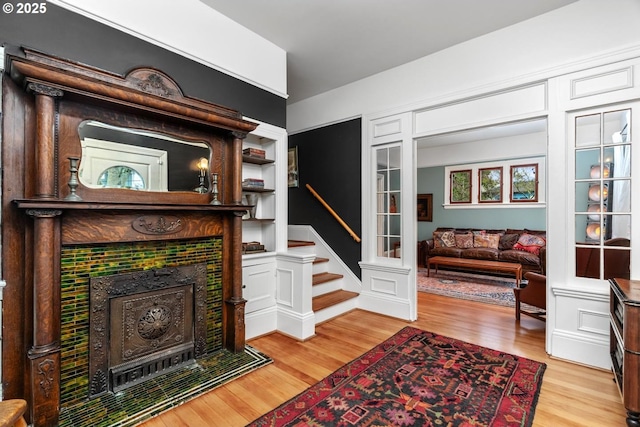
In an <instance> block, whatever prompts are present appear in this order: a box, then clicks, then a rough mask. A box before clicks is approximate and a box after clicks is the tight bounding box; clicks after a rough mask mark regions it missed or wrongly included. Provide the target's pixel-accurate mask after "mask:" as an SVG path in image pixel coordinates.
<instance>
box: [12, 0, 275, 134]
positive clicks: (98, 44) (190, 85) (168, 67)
mask: <svg viewBox="0 0 640 427" xmlns="http://www.w3.org/2000/svg"><path fill="white" fill-rule="evenodd" d="M141 19H144V17H141ZM167 31H171V28H167ZM212 43H225V40H218V41H212ZM0 44H1V45H4V46H18V47H29V48H32V49H36V50H39V51H41V52H44V53H48V54H52V55H56V56H59V57H62V58H65V59H69V60H72V61H75V62H80V63H83V64H87V65H90V66H93V67H97V68H100V69H103V70H107V71H111V72H114V73H117V74H120V75H125V74H126V73H127V72H128V71H130V70H131V69H133V68H137V67H152V68H156V69H158V70H160V71H162V72H164V73H165V74H167V75H169V77H171V78H172V79H174V80H175V81H176V82H177V83H178V85H179V86H180V88H181V89H182V91H183V93H184V94H185V95H186V96H189V97H193V98H199V99H202V100H204V101H209V102H213V103H215V104H219V105H222V106H224V107H228V108H232V109H234V110H238V111H240V112H241V113H242V114H243V115H244V116H247V117H251V118H253V119H256V120H260V121H263V122H266V123H270V124H272V125H274V126H278V127H282V128H284V127H286V100H285V99H284V98H282V97H280V96H278V95H275V94H273V93H271V92H269V91H266V90H264V89H261V88H258V87H256V86H253V85H251V84H248V83H245V82H243V81H241V80H238V79H236V78H234V77H231V76H228V75H226V74H224V73H222V72H220V71H217V70H214V69H212V68H209V67H207V66H205V65H202V64H200V63H198V62H196V61H194V60H191V59H188V58H185V57H183V56H181V55H178V54H177V53H173V52H170V51H168V50H166V49H163V48H161V47H158V46H155V45H153V44H151V43H148V42H146V41H144V40H141V39H138V38H136V37H134V36H131V35H129V34H126V33H124V32H122V31H119V30H117V29H114V28H111V27H109V26H107V25H104V24H102V23H99V22H96V21H93V20H91V19H89V18H86V17H84V16H82V15H78V14H76V13H74V12H71V11H68V10H66V9H64V8H61V7H58V6H55V5H53V4H51V3H48V4H47V11H46V13H44V14H36V15H27V14H22V15H19V14H16V13H12V14H7V13H0Z"/></svg>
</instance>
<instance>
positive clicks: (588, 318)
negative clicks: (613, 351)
mask: <svg viewBox="0 0 640 427" xmlns="http://www.w3.org/2000/svg"><path fill="white" fill-rule="evenodd" d="M578 330H579V331H581V332H586V333H590V334H599V335H602V336H605V337H608V336H609V313H603V312H601V311H592V310H584V309H578Z"/></svg>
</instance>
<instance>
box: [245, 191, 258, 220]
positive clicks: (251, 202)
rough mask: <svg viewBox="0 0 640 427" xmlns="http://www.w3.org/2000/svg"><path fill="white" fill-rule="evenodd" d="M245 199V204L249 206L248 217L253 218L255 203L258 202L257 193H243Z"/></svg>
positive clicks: (254, 216) (254, 215)
mask: <svg viewBox="0 0 640 427" xmlns="http://www.w3.org/2000/svg"><path fill="white" fill-rule="evenodd" d="M245 197H246V199H247V205H249V206H250V208H249V218H250V219H255V218H256V205H257V204H258V195H257V194H247V195H245Z"/></svg>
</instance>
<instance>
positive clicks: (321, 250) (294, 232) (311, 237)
mask: <svg viewBox="0 0 640 427" xmlns="http://www.w3.org/2000/svg"><path fill="white" fill-rule="evenodd" d="M287 235H288V236H289V239H292V240H306V241H310V242H314V243H315V252H314V254H315V256H318V257H321V258H329V265H328V268H327V270H329V271H331V272H332V273H337V274H342V276H343V278H342V282H343V286H342V289H344V290H346V291H351V292H358V293H359V292H361V291H362V283H361V282H360V279H359V278H358V276H356V275H355V273H354V272H353V271H351V269H350V268H349V267H347V265H346V264H345V263H344V261H342V259H341V258H340V257H339V256H338V254H336V253H335V251H334V250H333V249H332V248H331V246H329V245H328V244H327V242H326V241H325V240H324V239H323V238H322V236H320V235H319V234H318V232H317V231H316V230H315V229H314V228H313V227H312V226H310V225H289V226H288V227H287Z"/></svg>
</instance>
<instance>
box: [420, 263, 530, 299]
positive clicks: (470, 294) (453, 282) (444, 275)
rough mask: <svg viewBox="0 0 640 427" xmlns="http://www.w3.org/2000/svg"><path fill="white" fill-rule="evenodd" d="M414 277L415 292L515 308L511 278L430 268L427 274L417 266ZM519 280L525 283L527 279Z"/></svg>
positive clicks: (512, 280)
mask: <svg viewBox="0 0 640 427" xmlns="http://www.w3.org/2000/svg"><path fill="white" fill-rule="evenodd" d="M417 279H418V280H417V281H418V291H421V292H428V293H432V294H438V295H444V296H448V297H453V298H461V299H466V300H471V301H479V302H483V303H487V304H497V305H502V306H506V307H515V301H516V300H515V296H514V294H513V288H514V287H515V284H516V281H515V279H513V278H511V277H499V276H489V275H486V274H474V273H464V272H455V271H446V270H438V273H437V274H436V273H435V272H434V271H433V270H431V274H430V276H429V277H427V270H426V269H424V268H421V269H418V274H417ZM522 282H523V283H526V280H523V281H522ZM523 306H524V304H523Z"/></svg>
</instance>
